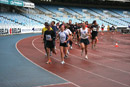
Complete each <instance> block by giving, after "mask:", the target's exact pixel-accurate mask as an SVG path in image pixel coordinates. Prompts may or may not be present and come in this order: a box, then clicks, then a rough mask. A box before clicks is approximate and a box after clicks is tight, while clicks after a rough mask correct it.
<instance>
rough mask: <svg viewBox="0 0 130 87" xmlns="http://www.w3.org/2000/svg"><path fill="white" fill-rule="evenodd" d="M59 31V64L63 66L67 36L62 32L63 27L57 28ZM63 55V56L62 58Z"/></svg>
mask: <svg viewBox="0 0 130 87" xmlns="http://www.w3.org/2000/svg"><path fill="white" fill-rule="evenodd" d="M59 28H60V29H61V31H60V32H59V39H60V52H61V60H62V61H61V64H64V63H65V61H64V57H65V56H66V55H67V47H68V45H67V42H68V41H69V35H67V33H66V32H65V31H64V29H65V26H64V25H63V24H61V25H60V26H59ZM64 55H65V56H64Z"/></svg>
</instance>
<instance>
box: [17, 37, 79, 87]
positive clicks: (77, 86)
mask: <svg viewBox="0 0 130 87" xmlns="http://www.w3.org/2000/svg"><path fill="white" fill-rule="evenodd" d="M28 38H30V37H28ZM25 39H27V38H25ZM22 40H24V39H21V40H19V41H18V42H17V43H16V44H15V47H16V49H17V51H18V52H19V53H20V54H21V55H22V56H23V57H24V58H25V59H27V60H28V61H30V62H31V63H33V64H34V65H36V66H38V67H40V68H41V69H43V70H45V71H47V72H49V73H50V74H53V75H55V76H57V77H59V78H61V79H63V80H65V81H68V82H69V83H71V84H73V85H75V86H76V87H80V86H79V85H77V84H75V83H73V82H71V81H69V80H67V79H65V78H63V77H61V76H58V75H57V74H55V73H53V72H50V71H48V70H47V69H45V68H43V67H41V66H40V65H38V64H36V63H35V62H33V61H32V60H30V59H29V58H28V57H26V56H24V54H22V53H21V52H20V51H19V49H18V47H17V44H18V43H19V42H20V41H22ZM32 45H33V44H32ZM38 51H39V50H38ZM42 53H43V54H45V53H44V52H42Z"/></svg>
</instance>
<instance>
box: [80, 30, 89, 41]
mask: <svg viewBox="0 0 130 87" xmlns="http://www.w3.org/2000/svg"><path fill="white" fill-rule="evenodd" d="M80 33H81V39H87V38H88V37H89V36H87V35H86V34H87V33H88V28H85V30H83V28H80Z"/></svg>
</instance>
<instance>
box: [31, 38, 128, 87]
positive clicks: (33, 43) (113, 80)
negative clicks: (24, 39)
mask: <svg viewBox="0 0 130 87" xmlns="http://www.w3.org/2000/svg"><path fill="white" fill-rule="evenodd" d="M36 39H38V38H35V39H34V40H33V41H32V45H33V46H34V48H35V49H37V50H38V51H39V52H41V53H43V54H45V53H44V52H43V51H42V50H40V49H38V48H37V47H36V46H35V45H34V41H35V40H36ZM51 58H53V59H55V60H57V61H60V60H59V59H57V58H55V57H53V56H52V57H51ZM66 64H67V65H69V66H72V67H74V68H77V69H79V70H81V71H84V72H87V73H90V74H93V75H95V76H97V77H100V78H103V79H106V80H108V81H111V82H114V83H117V84H120V85H122V86H126V87H130V86H129V85H127V84H124V83H121V82H118V81H116V80H113V79H110V78H107V77H104V76H102V75H99V74H96V73H93V72H90V71H88V70H85V69H82V68H80V67H77V66H74V65H72V64H69V63H66Z"/></svg>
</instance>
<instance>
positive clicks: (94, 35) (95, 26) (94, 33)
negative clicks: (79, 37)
mask: <svg viewBox="0 0 130 87" xmlns="http://www.w3.org/2000/svg"><path fill="white" fill-rule="evenodd" d="M91 30H92V33H91V35H92V49H93V48H94V47H96V44H97V40H98V38H97V35H98V30H99V26H98V24H97V22H96V20H94V21H93V23H92V26H91ZM94 41H95V43H94Z"/></svg>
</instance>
